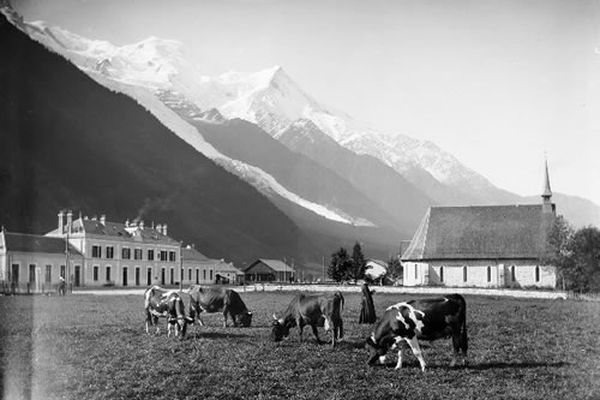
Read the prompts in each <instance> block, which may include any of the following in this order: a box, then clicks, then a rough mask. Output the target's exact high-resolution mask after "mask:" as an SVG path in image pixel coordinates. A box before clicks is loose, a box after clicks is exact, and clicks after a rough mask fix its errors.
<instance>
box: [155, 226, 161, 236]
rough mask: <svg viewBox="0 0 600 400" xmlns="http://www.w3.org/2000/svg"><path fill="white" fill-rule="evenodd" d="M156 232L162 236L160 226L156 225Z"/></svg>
mask: <svg viewBox="0 0 600 400" xmlns="http://www.w3.org/2000/svg"><path fill="white" fill-rule="evenodd" d="M156 230H157V231H158V233H161V234H162V225H161V224H158V225H156Z"/></svg>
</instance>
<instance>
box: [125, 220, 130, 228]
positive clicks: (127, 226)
mask: <svg viewBox="0 0 600 400" xmlns="http://www.w3.org/2000/svg"><path fill="white" fill-rule="evenodd" d="M125 228H129V218H127V219H126V220H125Z"/></svg>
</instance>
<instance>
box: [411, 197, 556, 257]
mask: <svg viewBox="0 0 600 400" xmlns="http://www.w3.org/2000/svg"><path fill="white" fill-rule="evenodd" d="M553 218H554V213H546V212H544V210H543V207H542V205H513V206H469V207H430V208H429V210H428V211H427V213H426V214H425V216H424V217H423V219H422V221H421V224H420V226H419V228H418V229H417V231H416V233H415V235H414V237H413V239H412V241H411V244H410V246H409V247H408V248H407V249H406V251H405V252H404V254H403V255H402V260H403V261H417V260H459V259H509V258H511V259H513V258H518V259H523V258H538V257H539V256H540V255H541V254H542V253H543V252H544V249H545V248H546V237H547V235H546V234H547V230H548V228H549V226H550V223H551V221H552V220H553Z"/></svg>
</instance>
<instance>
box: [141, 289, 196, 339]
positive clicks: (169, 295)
mask: <svg viewBox="0 0 600 400" xmlns="http://www.w3.org/2000/svg"><path fill="white" fill-rule="evenodd" d="M144 310H145V313H146V333H150V325H154V326H156V333H157V334H158V333H159V332H160V327H159V326H158V318H159V317H165V318H166V319H167V336H171V330H172V329H175V336H178V335H179V333H181V338H183V337H184V336H185V331H186V327H187V324H189V323H193V322H194V320H193V319H191V318H189V317H187V316H186V315H185V306H184V304H183V300H182V299H181V296H180V295H179V293H178V292H177V291H174V290H165V289H162V288H161V287H160V286H152V287H151V288H149V289H148V290H146V292H145V293H144Z"/></svg>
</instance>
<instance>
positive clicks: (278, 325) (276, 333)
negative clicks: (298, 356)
mask: <svg viewBox="0 0 600 400" xmlns="http://www.w3.org/2000/svg"><path fill="white" fill-rule="evenodd" d="M273 319H274V320H273V329H272V330H271V340H273V341H275V342H280V341H281V340H283V338H287V337H288V336H289V334H290V328H291V327H292V324H291V323H286V322H285V320H284V319H283V318H277V316H276V315H275V314H273Z"/></svg>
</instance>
